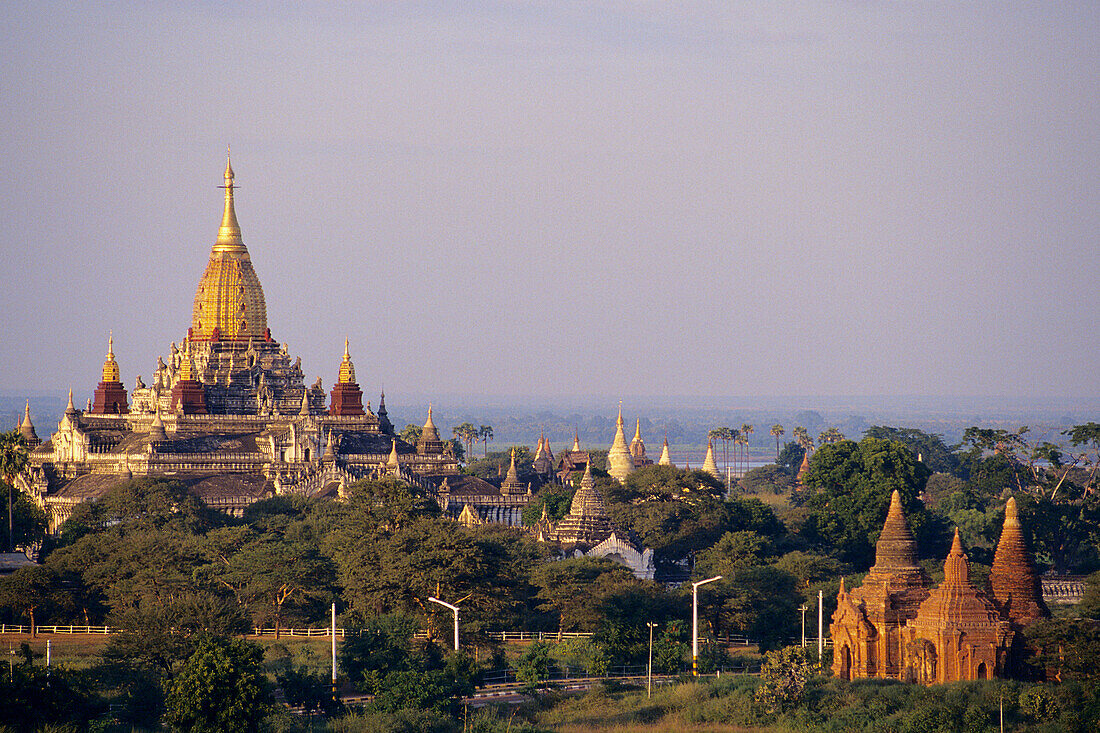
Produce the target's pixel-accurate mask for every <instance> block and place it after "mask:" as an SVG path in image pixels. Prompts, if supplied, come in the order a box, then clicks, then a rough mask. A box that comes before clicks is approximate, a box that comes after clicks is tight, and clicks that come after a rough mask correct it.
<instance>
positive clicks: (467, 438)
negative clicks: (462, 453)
mask: <svg viewBox="0 0 1100 733" xmlns="http://www.w3.org/2000/svg"><path fill="white" fill-rule="evenodd" d="M451 432H452V433H454V436H455V437H456V438H458V439H459V440H461V441H462V442H463V444H465V446H466V455H467V456H469V455H471V453H470V446H472V445H474V444H476V443H477V439H478V430H477V428H475V427H474V426H473V424H472V423H468V422H464V423H462V424H461V425H456V426H455V427H454V428H452V429H451Z"/></svg>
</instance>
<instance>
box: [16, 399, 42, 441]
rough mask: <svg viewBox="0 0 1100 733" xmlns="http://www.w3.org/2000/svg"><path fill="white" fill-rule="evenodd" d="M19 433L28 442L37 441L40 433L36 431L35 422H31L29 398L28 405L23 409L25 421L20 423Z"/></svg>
mask: <svg viewBox="0 0 1100 733" xmlns="http://www.w3.org/2000/svg"><path fill="white" fill-rule="evenodd" d="M19 433H20V434H21V435H22V436H23V438H25V439H26V440H27V441H28V442H31V441H37V440H38V434H37V433H35V432H34V423H32V422H31V401H30V400H27V407H26V409H24V410H23V422H21V423H19Z"/></svg>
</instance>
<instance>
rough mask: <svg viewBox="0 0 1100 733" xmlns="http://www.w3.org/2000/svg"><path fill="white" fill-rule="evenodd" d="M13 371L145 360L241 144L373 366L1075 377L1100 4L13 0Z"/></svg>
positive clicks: (280, 333) (710, 375)
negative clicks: (229, 151) (110, 355)
mask: <svg viewBox="0 0 1100 733" xmlns="http://www.w3.org/2000/svg"><path fill="white" fill-rule="evenodd" d="M0 106H2V108H3V110H4V112H3V114H2V115H0V132H2V135H0V175H2V180H3V181H4V185H3V187H2V188H0V252H2V253H3V259H4V268H3V271H2V275H0V277H2V281H0V284H2V285H3V292H4V294H5V300H6V304H7V308H6V314H5V316H4V318H3V319H2V321H0V388H3V389H27V390H46V389H64V388H67V387H69V386H70V385H71V386H73V387H74V388H75V390H76V394H77V399H78V401H79V402H83V400H84V399H85V398H86V397H88V396H90V395H91V392H92V390H93V388H94V387H95V383H96V382H97V381H98V379H99V371H100V368H101V365H102V362H103V355H104V352H105V347H106V341H107V334H108V331H110V330H111V329H113V330H114V335H115V352H116V355H117V357H118V361H119V364H120V366H121V369H122V374H123V381H124V382H125V383H126V385H127V388H129V389H132V386H133V380H134V376H135V375H137V374H142V375H144V376H145V379H146V380H147V381H148V380H149V378H150V374H151V372H152V368H153V366H154V364H155V363H156V358H157V355H158V354H165V353H167V350H168V346H169V344H170V343H171V342H172V341H179V340H180V339H181V338H182V337H183V335H184V334H185V332H186V329H187V327H188V326H189V325H190V318H191V306H192V299H193V297H194V291H195V287H196V284H197V282H198V279H199V276H200V275H201V273H202V271H203V269H204V267H205V264H206V261H207V258H208V256H209V251H210V245H211V244H212V243H213V241H214V237H215V234H216V233H217V227H218V224H219V222H220V218H221V208H222V191H220V190H219V189H218V188H216V186H218V185H219V184H220V183H221V174H222V170H223V167H224V164H225V146H226V144H227V143H231V144H232V146H233V165H234V169H235V170H236V173H237V183H238V184H239V186H240V189H239V191H238V192H237V214H238V218H239V220H240V223H241V228H242V231H243V235H244V241H245V244H246V245H247V246H248V248H249V250H250V252H251V254H252V260H253V263H254V265H255V268H256V272H257V273H258V275H259V277H260V281H261V282H262V283H263V286H264V291H265V294H266V297H267V303H268V324H269V326H270V327H271V331H272V333H273V335H274V337H275V338H276V339H278V340H280V341H283V342H286V343H287V344H289V348H290V351H291V353H292V354H295V355H301V356H302V359H303V366H304V368H305V370H306V373H307V379H308V381H313V380H314V379H315V378H316V377H317V376H318V375H320V376H322V377H323V378H324V382H325V385H326V387H329V386H331V383H332V382H333V381H334V380H335V378H336V374H337V367H338V364H339V360H340V355H341V354H342V349H343V339H344V336H345V335H347V336H348V337H349V338H350V339H351V345H352V356H353V358H354V360H355V363H356V370H357V373H358V377H359V381H360V383H361V384H362V385H363V388H364V391H366V392H367V393H368V395H373V394H374V393H375V392H376V391H377V387H378V385H379V384H381V383H383V382H384V383H385V387H386V390H387V392H388V393H390V394H432V393H435V392H438V393H452V394H453V393H468V394H473V395H513V394H527V395H547V396H553V395H562V394H576V393H585V394H604V395H608V396H609V397H614V396H616V395H621V394H635V395H637V394H654V395H677V394H684V395H706V394H715V395H783V394H820V395H875V394H916V395H1020V396H1047V395H1061V396H1067V395H1082V396H1083V397H1085V398H1088V399H1096V398H1098V397H1100V379H1097V376H1096V363H1097V356H1098V348H1097V343H1098V336H1100V334H1098V328H1097V321H1096V318H1097V313H1098V312H1100V289H1098V288H1097V281H1098V276H1100V263H1098V247H1097V237H1098V232H1100V4H1098V3H1096V2H1082V3H1053V2H1030V3H1014V2H1000V1H999V2H989V3H985V2H965V3H960V2H916V1H913V2H801V3H790V2H777V1H776V0H766V1H764V2H728V1H726V2H715V3H704V2H690V3H687V2H685V3H676V2H610V3H596V2H592V3H572V2H561V1H560V0H558V1H554V2H545V3H540V2H499V3H471V2H462V3H441V2H440V3H417V4H414V3H399V2H377V3H363V2H347V3H323V4H313V3H303V2H294V3H226V2H202V3H182V2H163V3H155V2H133V3H95V4H91V3H73V2H62V3H49V2H33V3H11V4H9V5H8V6H7V7H5V11H4V17H3V19H0Z"/></svg>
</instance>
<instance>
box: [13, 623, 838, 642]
mask: <svg viewBox="0 0 1100 733" xmlns="http://www.w3.org/2000/svg"><path fill="white" fill-rule="evenodd" d="M122 630H123V629H120V628H118V627H111V626H76V625H71V624H65V625H61V624H57V625H53V624H50V625H41V626H37V625H36V626H35V627H34V631H35V632H37V633H39V634H117V633H119V632H120V631H122ZM29 633H31V627H30V626H28V625H26V624H22V625H20V624H0V634H29ZM356 633H357V632H356V630H355V629H345V628H341V627H337V628H336V636H338V637H340V638H341V639H345V638H347V637H348V636H353V635H355V634H356ZM252 635H253V636H258V637H263V636H275V628H274V627H255V628H253V629H252ZM331 635H332V627H330V626H322V627H320V628H302V629H299V628H280V629H279V636H287V637H306V638H316V637H328V636H331ZM413 636H414V638H417V639H427V638H428V632H427V631H423V630H421V631H417V632H416V633H415V634H414V635H413ZM437 636H439V637H440V638H442V637H444V636H446V634H441V635H437ZM486 636H488V637H489V638H490V639H493V640H495V641H501V642H505V643H507V642H525V641H558V639H559V638H560V639H562V640H565V639H588V638H591V636H592V634H591V633H589V632H583V631H566V632H563V633H561V634H560V635H559V634H558V632H556V631H489V632H487V633H486ZM447 638H449V637H447ZM714 642H715V643H717V644H722V645H725V646H727V647H731V646H733V647H736V646H746V647H747V646H755V645H756V644H757V643H758V642H757V641H756V640H754V639H750V638H748V637H747V636H742V635H738V634H723V635H722V636H719V637H717V638H716V639H714ZM800 642H801V639H790V640H789V641H788V643H790V644H798V643H800ZM832 644H833V640H832V639H830V638H829V637H825V646H832ZM806 646H807V647H815V646H817V637H809V636H807V637H806Z"/></svg>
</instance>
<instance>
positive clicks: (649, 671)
mask: <svg viewBox="0 0 1100 733" xmlns="http://www.w3.org/2000/svg"><path fill="white" fill-rule="evenodd" d="M645 625H646V626H648V627H649V665H648V666H647V667H646V681H645V696H646V699H647V700H648V699H649V698H651V697H653V629H654V627H655V626H657V624H655V623H653V622H652V621H646V622H645Z"/></svg>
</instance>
